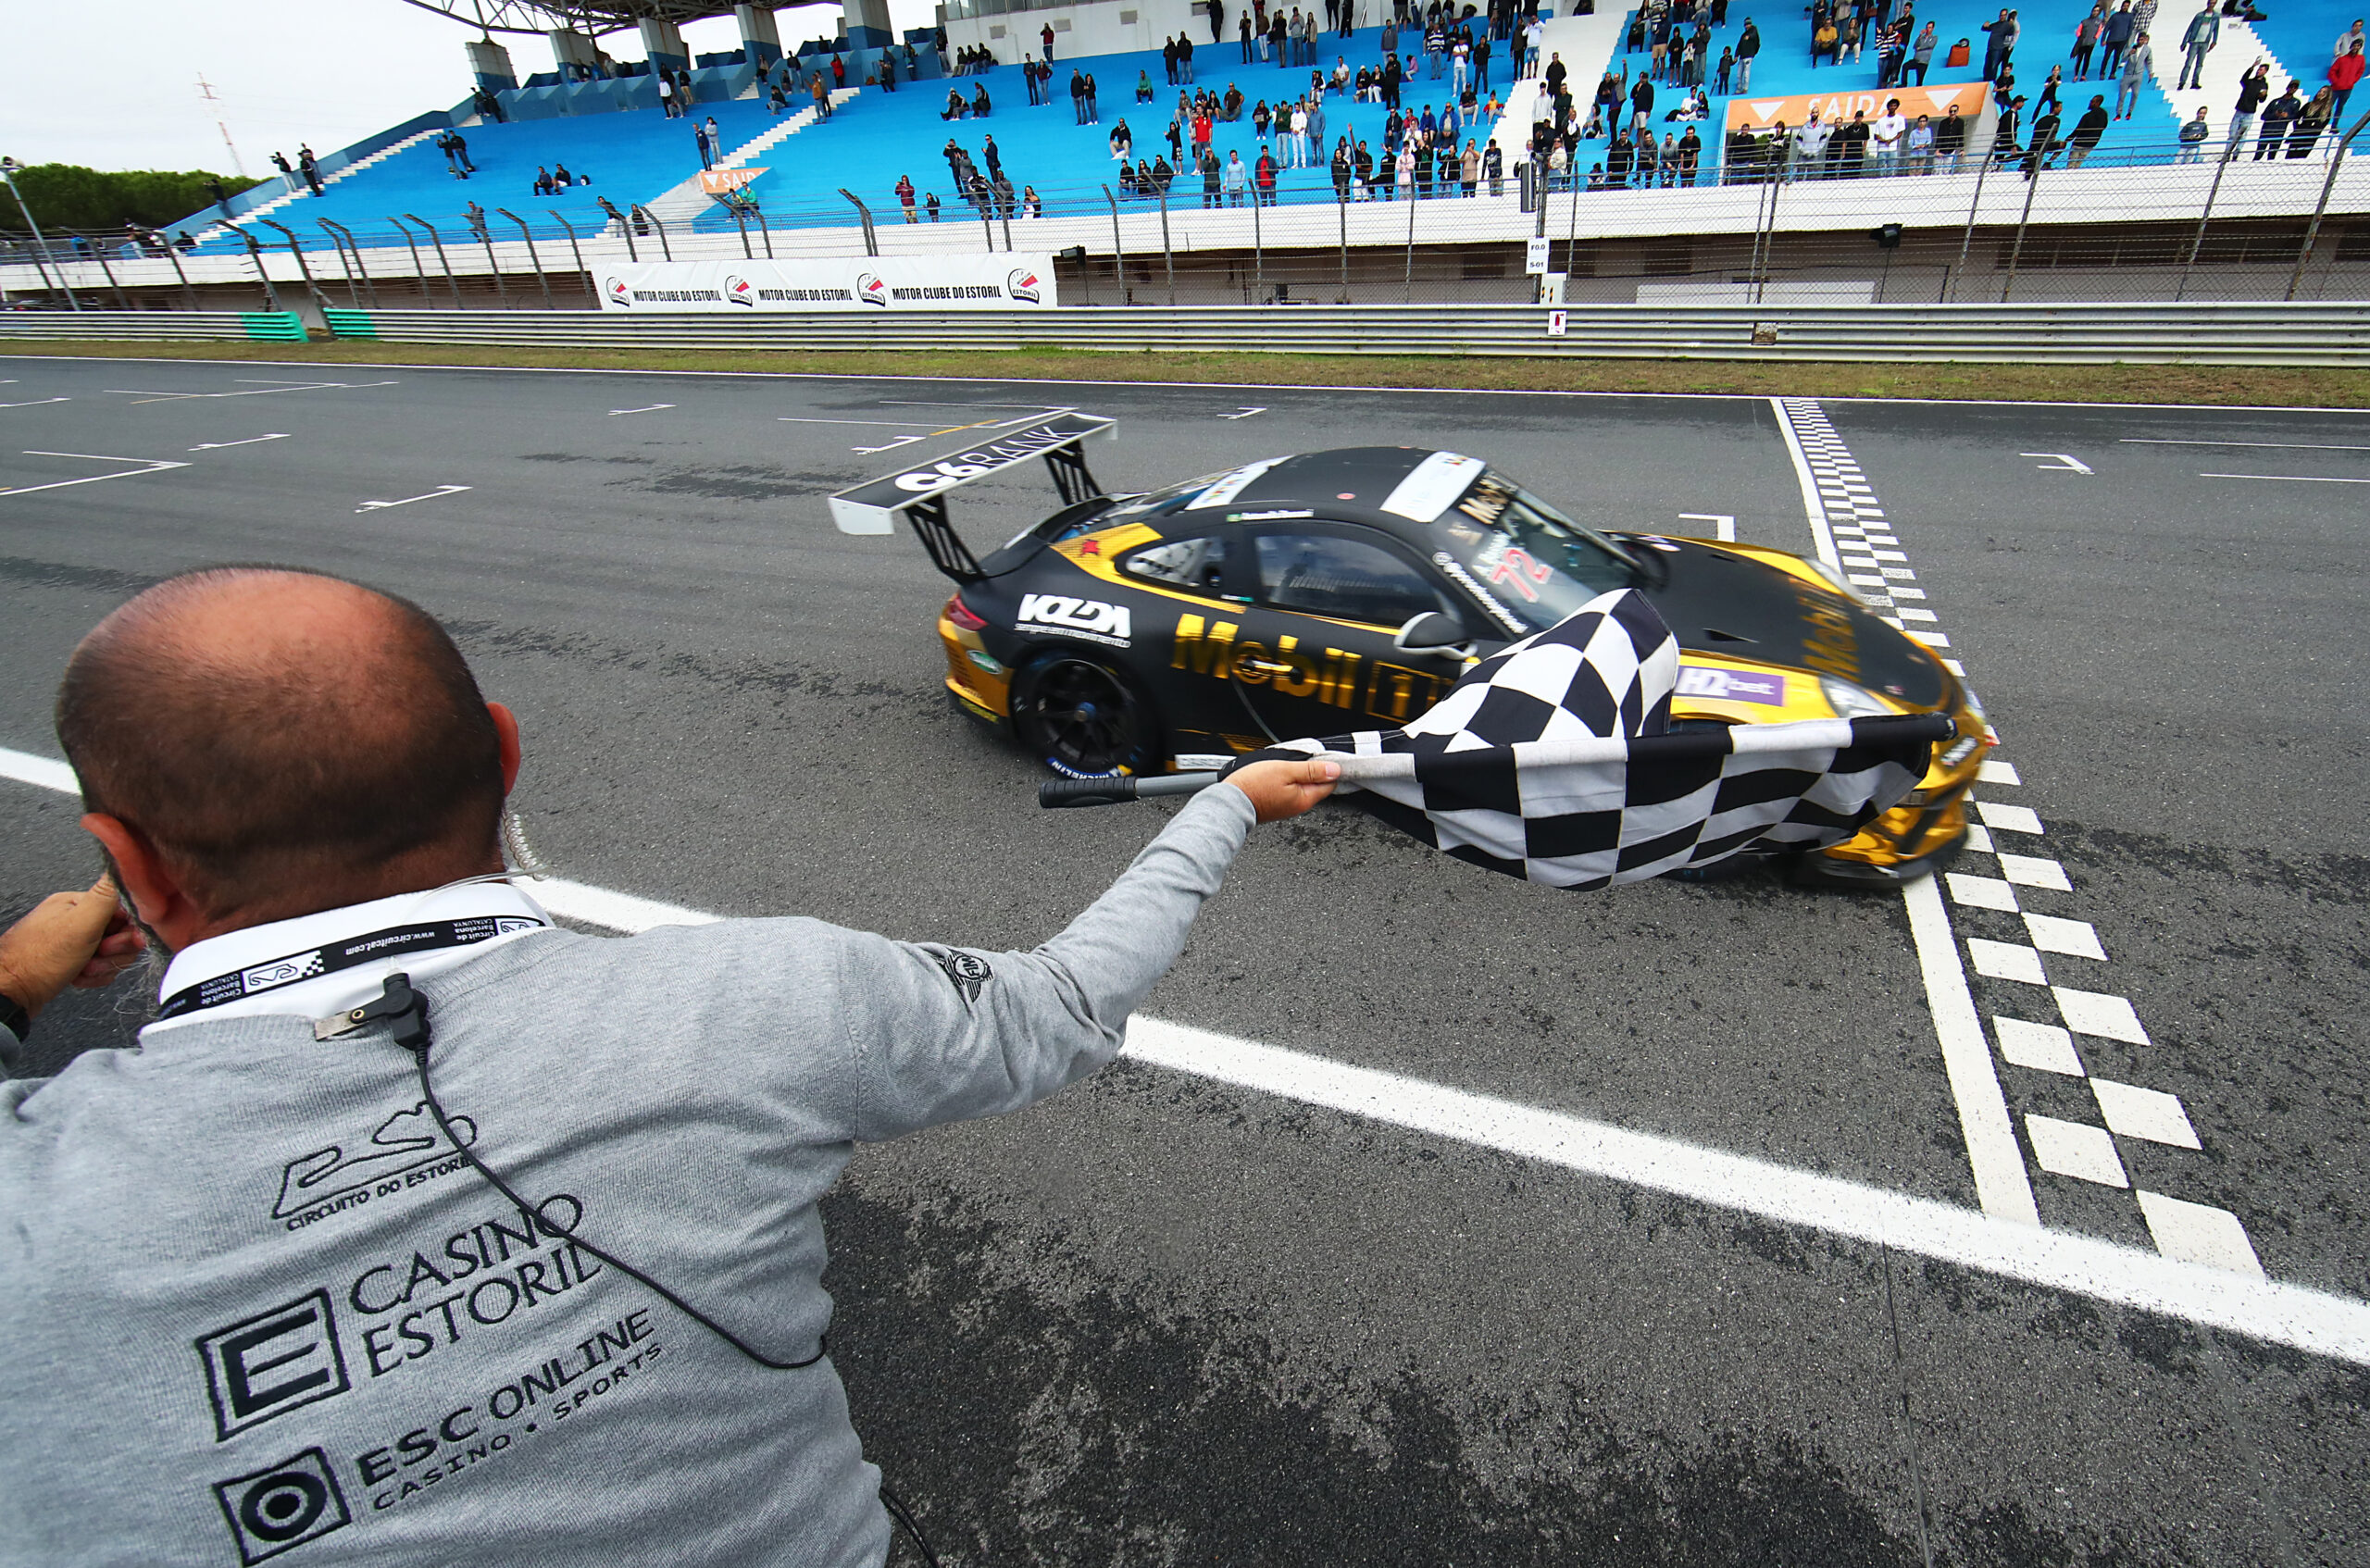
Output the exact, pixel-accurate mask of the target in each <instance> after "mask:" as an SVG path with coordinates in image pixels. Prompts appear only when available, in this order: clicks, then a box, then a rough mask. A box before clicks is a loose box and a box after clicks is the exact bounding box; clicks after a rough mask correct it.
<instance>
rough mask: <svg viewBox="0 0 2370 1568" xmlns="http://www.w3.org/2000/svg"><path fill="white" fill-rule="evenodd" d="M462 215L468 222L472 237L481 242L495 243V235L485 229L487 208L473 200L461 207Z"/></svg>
mask: <svg viewBox="0 0 2370 1568" xmlns="http://www.w3.org/2000/svg"><path fill="white" fill-rule="evenodd" d="M461 216H462V217H463V218H465V219H467V220H468V225H469V234H470V237H471V238H473V239H475V240H476V241H477V242H478V243H480V244H488V245H490V244H492V243H493V235H491V234H489V233H487V232H486V231H485V208H483V207H481V206H480V205H478V204H477V203H475V202H471V203H470V204H469V205H468V206H466V207H464V208H462V209H461Z"/></svg>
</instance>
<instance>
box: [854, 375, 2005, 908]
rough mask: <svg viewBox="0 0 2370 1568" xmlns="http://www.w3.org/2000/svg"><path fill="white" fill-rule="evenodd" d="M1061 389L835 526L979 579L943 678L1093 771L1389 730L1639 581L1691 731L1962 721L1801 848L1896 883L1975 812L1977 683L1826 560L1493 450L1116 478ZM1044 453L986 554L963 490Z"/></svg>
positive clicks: (885, 487)
mask: <svg viewBox="0 0 2370 1568" xmlns="http://www.w3.org/2000/svg"><path fill="white" fill-rule="evenodd" d="M1111 429H1112V426H1111V422H1110V421H1109V420H1107V419H1102V418H1099V417H1094V416H1091V415H1084V414H1075V413H1073V414H1065V415H1060V416H1056V417H1053V418H1050V419H1047V420H1044V421H1042V422H1041V423H1039V424H1036V425H1033V426H1031V427H1029V429H1020V430H1014V431H1011V432H1009V433H1007V434H1005V435H1003V436H999V437H997V438H995V439H994V440H992V441H991V442H987V443H985V444H983V445H981V446H979V447H975V448H972V449H970V450H968V451H967V452H963V453H957V454H952V455H951V456H949V457H947V458H944V459H942V460H939V461H938V462H936V463H935V464H931V465H924V466H921V467H916V468H913V469H908V470H906V471H904V472H903V473H900V474H893V475H890V476H888V477H886V478H884V479H877V480H874V481H871V482H870V483H868V484H866V485H861V486H858V487H856V488H855V489H854V490H851V491H847V492H842V494H840V495H837V496H834V497H833V498H832V501H831V507H832V512H833V516H834V518H835V520H836V521H837V522H838V523H839V526H840V527H841V528H842V529H843V530H844V531H848V532H854V533H886V532H890V531H892V529H894V527H895V523H896V520H897V518H898V517H900V516H903V517H904V519H905V520H906V521H908V522H909V523H910V524H911V525H912V526H913V528H914V529H915V531H916V532H917V534H918V535H919V536H920V538H921V541H922V542H923V545H924V547H925V548H926V549H927V550H928V551H929V554H930V557H931V560H932V561H933V562H934V563H935V564H936V565H937V566H938V567H939V569H940V570H941V571H942V572H944V573H945V574H946V575H947V576H948V577H950V578H952V579H954V581H955V583H956V584H957V587H956V591H955V592H954V596H953V597H951V598H950V599H948V600H947V602H946V606H945V608H944V609H943V610H942V612H941V614H940V616H939V621H938V631H939V636H940V638H941V640H942V641H943V642H944V644H945V650H946V661H947V673H946V686H947V690H948V691H950V692H951V693H953V695H954V699H955V700H956V701H957V702H958V703H960V704H961V705H962V706H963V708H964V709H965V710H966V711H967V712H969V713H971V714H972V715H974V716H978V717H979V718H982V719H986V720H990V721H992V722H994V723H996V724H999V725H1005V726H1008V727H1009V728H1010V730H1011V733H1012V734H1013V735H1014V736H1015V737H1016V738H1017V740H1018V741H1019V742H1020V744H1021V745H1022V746H1024V747H1026V748H1027V749H1028V750H1029V752H1030V753H1032V754H1033V755H1035V756H1037V757H1039V758H1040V759H1042V761H1043V762H1044V763H1045V765H1047V766H1048V767H1050V768H1052V769H1054V771H1056V772H1058V773H1062V774H1066V775H1067V776H1069V777H1071V778H1094V777H1101V776H1105V775H1109V774H1115V773H1118V774H1148V773H1162V772H1169V771H1179V772H1192V771H1198V770H1203V769H1208V768H1214V767H1220V766H1223V765H1225V764H1226V763H1228V762H1229V761H1230V760H1232V759H1233V758H1234V757H1236V756H1238V755H1240V754H1241V753H1245V752H1249V751H1253V750H1255V749H1257V748H1258V747H1261V746H1264V745H1266V744H1268V743H1270V742H1271V741H1273V740H1288V739H1293V738H1297V737H1302V736H1311V735H1319V736H1321V735H1339V734H1342V733H1345V732H1348V731H1351V730H1356V729H1373V728H1394V727H1396V726H1398V725H1401V724H1403V723H1405V722H1406V721H1407V720H1409V719H1411V718H1413V717H1415V716H1416V715H1418V714H1420V713H1422V712H1423V711H1424V710H1425V709H1427V708H1428V707H1429V706H1430V705H1431V704H1432V703H1434V702H1436V701H1437V700H1438V699H1439V698H1440V696H1441V694H1442V693H1443V692H1445V691H1447V690H1448V688H1449V686H1450V685H1451V684H1452V683H1453V682H1454V680H1455V679H1456V678H1457V677H1458V676H1459V675H1460V674H1461V673H1462V672H1463V671H1464V670H1465V668H1466V666H1468V665H1469V664H1470V663H1471V662H1473V661H1474V660H1476V659H1478V658H1481V657H1484V656H1486V655H1487V654H1489V653H1494V652H1496V651H1497V650H1499V649H1501V648H1503V647H1505V646H1506V645H1507V644H1509V643H1511V642H1513V641H1517V640H1519V639H1521V638H1525V637H1528V636H1529V635H1530V634H1531V633H1533V632H1536V631H1540V630H1543V629H1544V628H1548V627H1550V626H1553V625H1554V624H1555V623H1556V622H1557V621H1559V620H1562V619H1563V618H1564V617H1565V616H1568V615H1570V614H1571V613H1572V612H1573V611H1575V610H1577V609H1578V608H1579V607H1580V606H1581V605H1582V604H1586V603H1587V602H1588V601H1589V600H1590V599H1592V598H1594V597H1596V596H1597V595H1598V594H1600V593H1603V592H1605V591H1609V590H1613V589H1616V588H1635V589H1638V590H1640V591H1641V592H1643V593H1644V594H1645V596H1646V597H1647V598H1648V599H1649V600H1651V601H1652V602H1653V605H1654V607H1655V608H1656V609H1657V610H1658V611H1660V612H1661V614H1662V616H1663V619H1664V620H1665V623H1667V624H1668V626H1669V628H1670V629H1671V632H1672V634H1673V636H1674V637H1675V638H1676V639H1677V640H1678V645H1679V648H1680V671H1679V681H1678V693H1677V695H1676V697H1675V698H1674V700H1673V703H1672V721H1673V725H1674V728H1690V727H1693V726H1697V725H1706V724H1771V723H1778V722H1782V721H1787V720H1794V719H1814V718H1816V719H1823V718H1829V717H1840V718H1859V717H1868V716H1877V715H1883V714H1914V713H1940V714H1947V715H1949V716H1951V717H1952V719H1953V720H1954V721H1955V724H1956V727H1957V738H1956V739H1955V740H1952V741H1951V742H1949V743H1948V744H1946V745H1943V746H1940V747H1938V748H1937V749H1936V752H1935V755H1934V761H1933V764H1932V766H1931V768H1930V770H1929V771H1928V773H1927V776H1926V778H1924V779H1923V780H1922V781H1921V784H1920V786H1919V788H1918V789H1917V790H1915V791H1913V792H1912V793H1911V794H1910V795H1909V796H1908V797H1907V798H1906V799H1905V800H1904V801H1902V803H1901V804H1900V805H1898V806H1896V807H1895V808H1893V809H1892V810H1890V811H1889V812H1887V813H1885V814H1884V815H1882V816H1880V817H1878V818H1877V819H1876V820H1875V821H1874V822H1872V823H1870V824H1869V825H1868V826H1867V828H1865V830H1863V831H1862V832H1861V833H1860V834H1859V835H1858V836H1857V837H1856V838H1853V839H1852V840H1848V841H1847V842H1844V843H1841V844H1838V845H1836V846H1834V847H1833V848H1831V849H1827V850H1825V851H1822V852H1819V853H1817V854H1815V855H1810V856H1806V857H1804V858H1803V859H1802V862H1801V864H1800V866H1799V872H1800V874H1802V875H1804V876H1806V877H1811V878H1814V879H1819V880H1830V881H1841V882H1846V883H1862V884H1867V883H1890V882H1897V881H1902V880H1906V879H1908V878H1911V877H1918V876H1922V875H1925V874H1927V873H1928V872H1930V871H1932V870H1933V869H1934V868H1935V867H1936V866H1937V865H1939V864H1940V863H1941V862H1942V861H1943V860H1945V859H1947V858H1948V857H1949V856H1950V855H1951V854H1952V853H1953V852H1955V851H1956V850H1957V848H1958V846H1959V844H1960V843H1961V842H1962V841H1963V840H1964V839H1965V835H1966V811H1965V800H1966V793H1967V789H1968V786H1969V785H1971V784H1972V783H1973V782H1974V780H1975V776H1976V770H1977V766H1978V765H1979V758H1980V755H1981V753H1982V752H1983V750H1984V748H1985V746H1986V745H1987V744H1990V743H1996V738H1995V737H1993V736H1992V734H1991V732H1990V727H1989V725H1988V723H1987V721H1986V719H1985V716H1984V714H1983V710H1982V708H1981V706H1980V705H1979V704H1978V703H1977V701H1976V698H1975V694H1974V693H1973V692H1972V691H1969V690H1968V689H1967V687H1966V684H1965V682H1964V681H1963V680H1961V679H1959V678H1957V677H1956V676H1954V675H1952V672H1951V671H1950V670H1949V669H1948V668H1946V667H1945V666H1943V665H1942V663H1941V661H1940V659H1939V658H1937V657H1936V656H1935V654H1934V653H1933V652H1932V651H1931V650H1930V649H1928V648H1927V647H1926V646H1925V645H1924V644H1922V643H1920V642H1918V641H1915V639H1913V638H1911V637H1909V636H1907V635H1905V634H1904V633H1903V632H1902V630H1901V629H1899V628H1898V627H1897V626H1895V625H1893V624H1890V623H1889V622H1887V621H1886V620H1885V619H1883V618H1881V617H1880V616H1878V615H1877V613H1875V612H1874V611H1873V610H1872V609H1871V608H1870V606H1869V605H1868V604H1867V603H1866V602H1865V600H1863V599H1862V598H1861V596H1860V595H1859V594H1858V593H1857V592H1856V591H1854V590H1853V589H1852V586H1851V585H1850V584H1849V583H1848V582H1846V581H1845V580H1844V579H1843V578H1842V576H1841V575H1840V573H1838V572H1836V571H1835V570H1833V569H1832V568H1830V567H1828V566H1827V565H1826V564H1824V563H1822V562H1819V561H1815V560H1812V559H1808V558H1805V557H1803V556H1800V555H1794V554H1788V553H1787V552H1785V551H1782V550H1771V549H1767V548H1765V547H1762V546H1757V545H1749V544H1734V543H1723V542H1719V541H1711V540H1703V539H1683V538H1671V537H1668V536H1665V535H1662V534H1657V533H1645V532H1636V531H1630V530H1626V529H1597V528H1591V527H1590V526H1588V525H1586V524H1584V523H1581V522H1579V521H1578V520H1576V519H1574V518H1573V517H1572V516H1569V515H1567V514H1566V513H1565V512H1564V511H1562V510H1560V509H1559V508H1557V507H1556V506H1555V505H1553V504H1551V503H1550V502H1548V501H1546V500H1543V499H1542V498H1541V497H1540V496H1538V495H1536V494H1533V493H1532V492H1529V491H1528V490H1525V489H1524V488H1523V487H1522V486H1521V485H1520V484H1519V483H1517V482H1516V481H1515V480H1514V479H1512V478H1510V477H1508V476H1507V475H1505V474H1503V473H1501V472H1499V471H1498V470H1497V469H1495V468H1492V467H1490V466H1489V465H1488V464H1486V463H1484V462H1482V461H1481V460H1479V459H1478V458H1474V457H1468V456H1465V455H1463V454H1458V453H1453V452H1439V451H1431V450H1428V449H1424V448H1417V447H1404V446H1367V447H1350V448H1344V449H1341V450H1337V451H1330V452H1312V453H1304V454H1300V455H1297V456H1288V457H1274V458H1267V459H1265V460H1262V461H1259V462H1255V463H1247V464H1244V465H1243V466H1242V467H1238V468H1234V469H1231V470H1229V471H1228V472H1225V473H1221V474H1207V475H1204V476H1201V477H1200V478H1197V479H1188V480H1185V481H1184V482H1182V483H1179V484H1174V485H1170V486H1168V487H1167V488H1166V489H1163V490H1157V491H1153V492H1149V493H1146V494H1141V495H1118V496H1114V495H1105V494H1104V493H1102V492H1101V490H1100V488H1099V487H1098V486H1097V485H1096V484H1095V482H1094V480H1093V478H1092V476H1091V473H1090V472H1089V470H1088V467H1087V464H1086V459H1085V455H1084V453H1083V445H1084V442H1087V441H1088V440H1091V439H1094V438H1096V437H1100V436H1106V435H1108V434H1109V433H1110V431H1111ZM1039 457H1042V458H1043V459H1044V460H1045V461H1046V463H1047V466H1048V467H1050V468H1051V469H1052V470H1053V473H1054V483H1055V486H1056V488H1057V490H1058V491H1059V492H1060V494H1061V497H1062V500H1063V501H1064V502H1065V503H1066V504H1064V505H1063V506H1062V508H1061V509H1060V510H1059V511H1056V512H1054V514H1053V515H1052V516H1048V517H1047V518H1045V519H1044V520H1043V521H1042V522H1041V523H1039V524H1038V525H1037V526H1035V527H1034V528H1031V529H1028V530H1027V531H1025V532H1023V533H1022V534H1020V535H1019V536H1018V537H1017V538H1015V539H1014V540H1012V541H1010V542H1009V543H1007V544H1005V545H1004V547H1003V548H1002V549H1000V550H997V551H994V552H993V553H992V554H989V555H987V556H986V557H985V558H979V557H975V556H973V555H972V554H971V552H970V551H969V549H968V548H967V546H966V545H965V544H964V543H963V541H962V540H961V539H960V537H959V536H958V535H957V534H956V533H955V531H954V529H953V527H952V525H951V524H950V522H949V521H948V512H947V495H948V492H950V491H952V490H954V489H955V488H957V487H959V486H960V485H963V484H967V483H969V482H971V481H972V480H973V479H979V478H984V477H985V476H987V475H989V474H992V473H995V472H998V471H1000V470H1003V469H1006V468H1010V467H1015V466H1016V465H1018V464H1022V463H1026V462H1028V461H1029V460H1031V459H1034V458H1039Z"/></svg>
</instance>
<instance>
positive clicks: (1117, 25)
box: [946, 0, 1241, 101]
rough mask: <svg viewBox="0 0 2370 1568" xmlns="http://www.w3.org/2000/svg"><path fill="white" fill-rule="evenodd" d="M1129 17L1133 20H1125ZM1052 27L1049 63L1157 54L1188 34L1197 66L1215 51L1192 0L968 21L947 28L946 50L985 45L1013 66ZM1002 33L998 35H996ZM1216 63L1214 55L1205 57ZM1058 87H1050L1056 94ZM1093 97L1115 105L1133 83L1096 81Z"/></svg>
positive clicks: (1112, 2)
mask: <svg viewBox="0 0 2370 1568" xmlns="http://www.w3.org/2000/svg"><path fill="white" fill-rule="evenodd" d="M1233 16H1234V6H1233V5H1231V4H1229V5H1228V6H1227V18H1228V33H1227V42H1226V44H1225V45H1224V47H1225V48H1226V49H1227V50H1229V51H1231V52H1232V53H1234V54H1236V55H1240V53H1241V51H1240V50H1239V49H1238V48H1237V47H1236V44H1235V40H1234V35H1233ZM1130 18H1132V20H1129V19H1130ZM1048 22H1050V23H1052V24H1053V28H1054V65H1055V66H1057V67H1058V66H1059V65H1061V63H1062V62H1063V61H1065V60H1076V59H1081V58H1084V57H1085V56H1090V55H1125V54H1132V53H1136V52H1138V51H1141V50H1146V49H1150V50H1154V51H1155V52H1156V51H1158V49H1159V48H1160V45H1161V42H1162V40H1164V39H1167V38H1172V37H1174V36H1176V35H1177V34H1178V33H1180V32H1182V33H1188V34H1190V35H1191V37H1192V40H1193V53H1194V55H1195V56H1196V59H1195V62H1194V63H1195V65H1196V66H1197V67H1199V66H1202V65H1204V64H1205V63H1206V62H1205V60H1204V58H1203V57H1202V56H1204V51H1206V50H1209V49H1212V48H1216V47H1217V45H1214V44H1211V43H1210V24H1209V19H1208V18H1207V17H1205V16H1201V15H1198V14H1196V13H1195V12H1194V11H1193V8H1192V6H1191V0H1091V3H1090V4H1087V5H1082V6H1056V7H1054V9H1051V10H1044V11H1013V12H1009V13H1007V14H1005V15H1004V16H1001V17H973V18H969V19H966V20H962V21H949V22H948V23H947V24H946V43H947V46H948V48H949V49H960V48H963V47H965V46H967V45H968V46H974V47H976V46H978V45H980V44H985V45H986V46H987V47H989V48H991V49H992V50H994V51H995V56H996V58H997V59H998V60H999V61H1000V62H1002V63H1004V64H1005V65H1017V64H1018V63H1019V61H1020V59H1021V56H1024V55H1037V54H1042V52H1043V46H1044V39H1043V37H1042V33H1043V31H1044V28H1045V26H1046V24H1047V23H1048ZM999 32H1001V36H997V34H998V33H999ZM1210 57H1211V58H1215V56H1210ZM1061 85H1062V84H1061V82H1060V81H1055V82H1054V90H1055V91H1056V92H1059V91H1060V90H1061ZM1095 85H1096V88H1097V90H1098V92H1100V93H1101V94H1102V96H1103V97H1104V100H1105V101H1116V99H1114V98H1113V94H1116V93H1125V92H1126V90H1127V89H1128V88H1129V87H1132V86H1134V85H1135V84H1134V83H1133V82H1126V83H1120V82H1109V83H1104V82H1100V81H1098V82H1097V83H1096V84H1095Z"/></svg>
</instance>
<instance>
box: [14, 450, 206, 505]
mask: <svg viewBox="0 0 2370 1568" xmlns="http://www.w3.org/2000/svg"><path fill="white" fill-rule="evenodd" d="M25 455H26V456H28V457H81V458H85V459H88V460H89V461H91V462H93V463H141V464H144V465H146V467H139V468H126V469H124V470H123V471H122V472H120V473H114V474H93V475H91V476H90V477H89V478H87V479H52V480H51V481H50V482H49V483H47V484H28V485H19V486H18V487H17V488H16V489H14V490H0V495H31V493H32V492H35V491H37V490H70V489H72V488H73V487H74V486H76V485H78V484H101V483H104V482H106V480H108V479H132V478H134V477H136V476H138V475H141V474H161V473H163V472H164V471H165V470H166V469H168V468H186V467H189V465H188V464H186V463H167V462H162V461H159V460H158V459H156V458H153V457H103V456H101V455H100V454H97V453H95V452H28V453H26V454H25Z"/></svg>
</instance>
